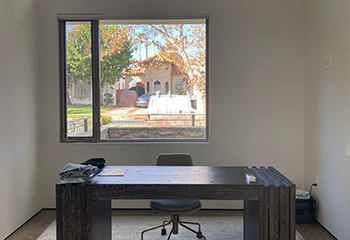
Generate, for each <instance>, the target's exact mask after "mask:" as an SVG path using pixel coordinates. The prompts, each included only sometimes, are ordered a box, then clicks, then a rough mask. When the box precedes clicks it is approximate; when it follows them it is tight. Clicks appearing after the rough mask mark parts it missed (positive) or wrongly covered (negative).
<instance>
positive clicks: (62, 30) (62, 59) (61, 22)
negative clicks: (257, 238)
mask: <svg viewBox="0 0 350 240" xmlns="http://www.w3.org/2000/svg"><path fill="white" fill-rule="evenodd" d="M57 19H58V38H59V39H58V40H59V42H58V44H59V46H58V51H59V52H58V55H59V97H60V129H59V130H60V134H59V136H60V142H62V143H74V142H79V143H81V142H94V143H104V142H112V143H209V81H208V79H209V15H208V14H191V15H181V14H179V15H176V16H172V15H166V16H163V15H158V16H156V15H154V16H151V17H150V16H135V17H122V18H121V17H117V16H110V15H99V14H96V15H93V14H58V15H57ZM191 19H193V20H196V19H203V20H205V24H206V83H205V85H206V86H205V87H206V93H205V95H206V103H205V105H206V106H205V107H206V116H205V119H206V126H205V136H206V137H205V138H203V139H153V138H152V139H151V138H150V139H113V140H112V139H101V126H100V104H99V102H100V97H101V96H100V91H99V90H100V89H99V88H100V84H99V68H100V62H99V25H100V21H101V20H125V21H128V22H129V21H139V20H150V21H152V20H154V21H159V20H162V21H163V20H164V21H166V20H169V21H172V20H179V21H182V20H191ZM67 22H90V23H91V48H92V61H91V64H92V83H91V85H92V108H93V116H92V119H93V132H92V136H91V137H90V136H89V137H81V136H77V137H68V133H67V93H66V89H67V82H66V70H67V68H66V23H67ZM96 46H97V47H96ZM158 81H159V82H160V83H161V87H162V82H161V81H160V80H158ZM150 85H151V84H150ZM152 85H153V86H152V87H153V88H154V84H152ZM169 88H170V84H169Z"/></svg>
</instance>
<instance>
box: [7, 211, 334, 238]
mask: <svg viewBox="0 0 350 240" xmlns="http://www.w3.org/2000/svg"><path fill="white" fill-rule="evenodd" d="M152 214H153V213H152V211H151V210H124V209H123V210H112V215H115V216H148V215H152ZM242 214H243V211H234V210H201V211H199V212H197V213H196V214H195V215H200V216H237V215H242ZM55 218H56V211H55V210H42V211H40V212H39V213H38V214H36V215H35V216H34V217H33V218H31V219H30V220H29V221H28V222H26V223H25V224H24V225H23V226H22V227H20V228H19V229H18V230H17V231H15V232H14V233H13V234H11V235H10V236H9V237H8V238H6V239H7V240H34V239H37V238H38V237H39V236H40V235H41V233H43V232H44V230H45V229H46V228H47V227H48V226H49V225H50V224H51V223H52V221H53V220H55ZM296 229H297V230H298V231H299V233H300V234H301V235H302V236H303V237H304V238H305V240H335V239H336V238H334V237H333V236H332V235H331V234H330V233H328V231H327V230H325V229H324V228H323V227H322V226H321V225H320V224H319V223H318V222H317V221H315V220H314V221H313V222H312V223H301V224H297V225H296Z"/></svg>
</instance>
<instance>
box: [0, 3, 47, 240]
mask: <svg viewBox="0 0 350 240" xmlns="http://www.w3.org/2000/svg"><path fill="white" fill-rule="evenodd" d="M35 16H36V7H35V3H34V0H1V1H0V22H1V27H0V32H1V34H0V113H1V114H0V153H1V155H0V165H1V167H0V176H1V177H0V213H1V214H0V239H4V238H5V237H6V236H7V235H9V234H10V233H11V232H13V231H14V230H15V229H16V228H18V227H19V226H20V225H22V224H23V223H24V222H25V221H27V220H28V219H29V218H30V217H31V216H33V214H35V213H36V212H37V211H39V210H40V209H41V208H42V204H41V199H40V198H41V195H40V194H41V191H40V190H41V187H40V185H38V184H39V182H38V178H39V176H40V172H39V169H40V165H39V162H38V156H37V141H36V140H37V121H38V120H39V118H37V117H38V113H37V94H38V92H37V87H38V82H37V70H36V69H37V68H36V67H37V47H36V46H37V41H36V38H37V34H36V31H37V27H38V26H36V25H35Z"/></svg>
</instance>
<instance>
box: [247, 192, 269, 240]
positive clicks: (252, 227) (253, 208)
mask: <svg viewBox="0 0 350 240" xmlns="http://www.w3.org/2000/svg"><path fill="white" fill-rule="evenodd" d="M243 218H244V220H243V221H244V223H243V224H244V225H243V228H244V230H243V233H244V240H268V239H269V188H268V187H264V186H260V187H259V201H244V215H243Z"/></svg>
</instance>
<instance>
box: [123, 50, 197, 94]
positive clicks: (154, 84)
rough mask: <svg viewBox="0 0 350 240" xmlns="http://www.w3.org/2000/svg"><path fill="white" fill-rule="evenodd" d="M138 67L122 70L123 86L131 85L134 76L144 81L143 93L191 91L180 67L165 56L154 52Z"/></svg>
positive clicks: (180, 92)
mask: <svg viewBox="0 0 350 240" xmlns="http://www.w3.org/2000/svg"><path fill="white" fill-rule="evenodd" d="M141 66H142V67H140V68H132V69H129V70H128V71H124V75H125V87H126V88H130V87H132V84H131V83H132V81H133V80H134V79H135V77H138V78H140V79H141V80H142V81H144V82H145V93H146V94H155V93H157V92H159V93H160V94H166V93H169V91H170V93H171V94H186V92H187V91H188V92H189V93H192V87H191V86H189V85H188V84H187V82H186V81H184V74H183V73H182V72H181V69H180V68H179V67H178V66H177V65H175V64H174V63H173V61H171V60H169V59H167V58H166V57H164V56H162V55H159V54H156V55H153V56H151V57H149V58H146V59H145V60H143V61H142V62H141Z"/></svg>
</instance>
